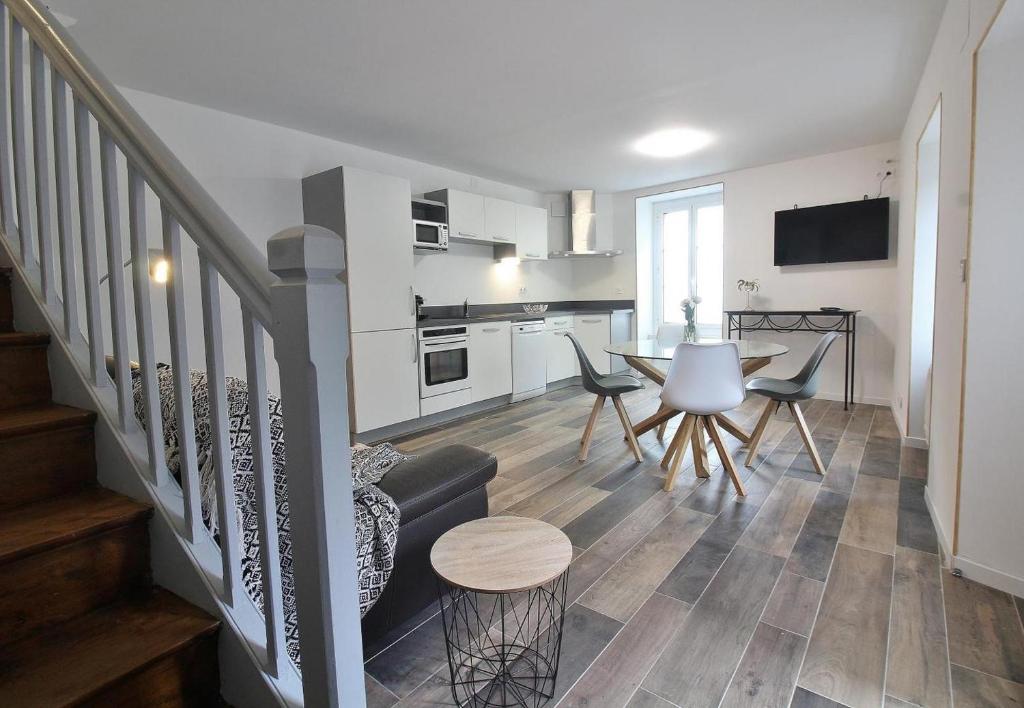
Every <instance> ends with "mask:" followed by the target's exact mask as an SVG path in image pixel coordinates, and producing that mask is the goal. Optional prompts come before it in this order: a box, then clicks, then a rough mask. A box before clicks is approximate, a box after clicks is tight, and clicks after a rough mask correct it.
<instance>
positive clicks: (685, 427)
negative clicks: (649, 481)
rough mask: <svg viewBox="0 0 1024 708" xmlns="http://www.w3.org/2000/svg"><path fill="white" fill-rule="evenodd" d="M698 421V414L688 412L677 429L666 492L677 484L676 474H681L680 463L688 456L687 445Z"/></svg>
mask: <svg viewBox="0 0 1024 708" xmlns="http://www.w3.org/2000/svg"><path fill="white" fill-rule="evenodd" d="M696 422H697V418H696V416H692V415H690V414H689V413H687V414H686V415H685V416H683V422H682V423H680V424H679V430H677V431H676V438H677V439H678V440H673V441H672V444H673V445H674V446H675V448H676V451H675V456H674V457H673V458H672V465H671V466H670V467H669V470H668V474H667V475H665V491H666V492H671V491H672V487H674V486H675V483H676V475H677V474H679V465H680V464H682V461H683V458H684V457H685V456H686V445H687V443H689V442H690V438H691V436H692V435H693V428H694V425H695V424H696Z"/></svg>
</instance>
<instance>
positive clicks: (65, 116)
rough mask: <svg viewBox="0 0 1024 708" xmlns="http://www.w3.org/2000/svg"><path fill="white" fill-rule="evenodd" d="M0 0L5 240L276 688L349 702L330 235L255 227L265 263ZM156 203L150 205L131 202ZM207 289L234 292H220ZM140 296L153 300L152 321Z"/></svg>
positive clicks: (58, 45)
mask: <svg viewBox="0 0 1024 708" xmlns="http://www.w3.org/2000/svg"><path fill="white" fill-rule="evenodd" d="M0 1H2V6H0V13H2V16H0V99H2V105H0V225H2V229H3V232H4V233H3V236H4V239H5V243H6V247H7V250H8V251H9V253H10V254H11V256H12V257H13V258H14V260H15V261H16V266H17V268H18V269H19V270H20V271H21V273H22V275H23V277H24V278H25V280H26V282H27V284H28V287H29V290H30V291H31V292H32V293H33V295H34V296H35V298H36V299H37V301H38V304H39V306H40V307H41V308H43V309H44V310H45V312H46V316H47V317H48V319H49V321H50V323H51V325H52V329H53V335H54V336H55V337H57V338H58V339H59V341H60V342H61V344H63V345H64V346H65V348H66V349H67V351H68V352H70V353H71V356H72V358H73V359H74V360H75V362H76V364H77V367H78V368H79V370H80V373H81V375H82V377H83V379H85V380H87V381H88V383H89V386H90V387H91V391H92V392H93V394H94V398H95V400H96V401H97V404H98V407H99V408H100V411H99V412H100V414H101V415H103V416H105V417H106V418H107V420H109V421H110V423H111V425H112V427H113V428H114V430H115V431H116V434H117V438H118V443H119V444H121V446H122V447H123V448H124V450H125V451H126V453H127V454H128V456H129V458H130V459H131V460H132V464H133V465H134V466H135V467H136V468H137V469H138V471H139V474H140V475H141V477H142V479H143V480H144V483H145V484H146V486H147V489H148V490H149V492H150V495H151V498H152V500H153V502H154V505H155V506H156V509H157V511H158V513H160V514H162V515H163V516H164V518H165V520H166V521H167V522H168V525H169V526H170V527H171V528H173V529H175V532H176V534H177V540H178V542H179V543H180V544H181V546H182V548H183V549H184V550H185V551H186V553H187V555H188V557H189V558H190V559H191V560H192V562H193V563H194V565H195V567H196V570H197V572H198V574H199V576H200V577H201V579H202V581H203V582H204V583H205V585H206V587H207V589H208V591H209V592H210V594H211V596H212V597H213V598H214V600H215V602H216V604H217V605H218V607H219V609H220V611H221V614H222V617H223V618H224V620H225V624H226V625H227V626H228V627H230V628H231V630H232V631H234V632H236V633H237V634H238V636H239V638H240V639H241V641H242V643H243V645H244V646H245V647H246V648H247V650H248V651H249V653H250V656H251V658H252V659H253V661H255V662H257V663H258V665H259V667H260V669H261V670H262V672H263V674H264V676H265V678H266V680H267V682H268V685H269V686H270V687H271V688H272V689H273V690H274V691H276V693H277V696H278V697H279V699H280V700H281V701H282V702H283V703H289V704H298V703H303V702H304V703H305V705H310V706H314V705H315V706H321V705H323V706H339V705H344V706H361V705H363V704H364V702H365V697H364V694H363V672H362V649H361V643H360V640H359V607H358V597H357V587H356V576H355V573H356V561H355V548H354V521H353V507H352V489H351V477H350V475H349V474H348V470H349V467H350V458H349V447H348V404H347V401H348V391H347V383H346V375H345V371H346V369H345V361H346V358H347V355H348V353H347V347H348V338H347V326H348V325H347V312H348V310H347V306H346V300H345V288H344V285H343V284H342V282H341V281H340V279H339V275H340V273H341V272H342V270H343V269H344V251H343V249H342V244H341V240H340V239H339V238H338V236H337V235H335V234H333V233H332V232H330V231H327V230H324V229H320V228H317V227H310V226H302V227H296V228H294V229H289V230H286V231H283V232H281V233H280V234H278V235H276V236H274V237H273V238H272V239H270V241H269V243H268V254H269V268H268V265H267V262H266V260H265V259H264V258H263V256H262V254H261V253H260V251H259V249H258V248H256V247H255V246H254V245H253V243H252V242H251V241H250V240H249V239H248V238H247V237H246V236H245V234H243V233H242V232H241V231H240V230H239V228H238V227H237V226H236V225H235V224H234V222H233V221H232V220H231V219H230V218H229V217H228V216H227V215H226V214H225V213H224V212H223V211H222V210H221V209H220V208H219V207H218V206H217V204H216V203H215V202H214V201H213V199H212V198H211V197H210V196H209V194H207V192H206V191H205V190H204V189H203V188H202V187H201V186H200V185H199V183H198V182H197V181H196V180H195V179H194V178H193V177H192V176H191V175H190V174H189V172H188V171H187V170H186V169H185V168H184V167H183V166H182V165H181V163H180V162H179V161H178V160H177V159H176V158H175V157H174V155H173V154H172V153H171V152H170V150H168V149H167V147H166V146H165V145H164V144H163V143H162V142H161V141H160V139H159V138H157V137H156V135H155V134H154V133H153V132H152V131H151V130H150V129H149V128H148V127H147V126H146V124H145V123H144V121H143V120H142V119H141V118H140V117H139V116H138V114H136V113H135V111H134V110H133V109H132V108H131V107H130V106H129V105H128V103H127V102H126V101H125V100H124V98H123V97H122V96H121V95H120V93H119V92H118V91H117V90H116V89H115V88H114V86H113V85H111V84H110V82H109V81H107V80H106V79H105V78H104V76H103V74H102V73H101V72H99V71H98V70H97V69H96V67H94V66H93V65H92V64H91V62H90V61H89V60H88V58H87V57H86V56H85V55H84V54H83V53H82V52H81V50H80V49H79V48H78V47H77V45H76V44H75V43H74V41H73V40H71V39H70V37H69V36H68V35H67V33H66V32H65V31H64V30H63V28H62V27H60V25H59V24H58V23H57V22H56V21H55V20H54V19H53V17H52V16H51V15H50V14H49V13H48V12H47V11H46V10H45V9H44V7H43V6H42V5H41V4H40V3H38V2H36V0H0ZM29 146H31V153H29ZM72 146H73V147H72ZM97 150H98V153H99V160H98V162H97V161H95V159H94V154H95V153H96V152H97ZM72 161H73V164H72ZM97 175H98V180H97V179H96V177H97ZM30 176H31V181H30V179H29V177H30ZM97 181H98V185H97ZM153 204H155V205H156V206H157V209H156V210H150V209H148V207H149V206H150V205H153ZM123 211H126V212H127V218H126V219H125V215H124V213H123ZM157 213H159V220H158V223H159V227H158V228H159V232H160V235H161V240H162V251H163V255H164V257H165V258H166V259H167V260H168V262H169V264H170V273H171V277H170V279H169V280H168V281H167V283H166V286H165V287H166V289H165V290H164V289H161V288H154V286H153V285H152V284H151V282H150V272H149V265H150V264H149V253H150V241H149V238H148V231H150V230H152V231H156V230H157V229H150V226H151V224H150V223H149V216H150V215H153V216H154V218H155V216H156V214H157ZM100 215H102V228H101V229H99V228H98V224H97V219H98V218H99V216H100ZM125 222H126V223H127V230H125ZM98 230H101V231H102V234H103V237H102V238H98V237H97V231H98ZM182 233H184V234H185V235H186V236H187V238H184V239H183V238H182ZM126 252H127V255H128V256H129V258H127V259H126V258H125V256H126ZM126 260H127V261H130V263H131V278H130V279H126V278H125V274H124V268H123V266H124V265H125V264H126ZM101 270H105V271H106V275H105V276H103V277H101V276H100V272H101ZM104 281H105V282H104ZM196 281H198V282H196ZM197 285H198V288H197ZM222 286H226V288H223V287H222ZM222 295H226V296H227V298H228V299H229V300H230V301H231V302H228V301H225V302H222ZM154 299H165V300H166V326H164V320H163V319H161V318H162V316H163V315H161V314H160V309H161V308H159V307H154V302H153V300H154ZM104 300H106V303H107V307H106V308H104V306H103V302H104ZM234 300H237V308H238V319H239V320H240V321H239V322H236V323H234V324H233V325H232V324H229V323H228V320H227V318H226V317H225V315H226V314H228V313H229V312H231V313H233V307H234V306H235V304H236V303H235V302H234ZM129 310H131V311H133V312H134V316H133V317H132V316H131V315H130V314H129ZM158 315H159V316H158ZM83 320H84V327H83V326H82V322H83ZM226 326H227V330H225V327H226ZM107 327H109V337H108V336H107V335H108V332H107V331H106V329H107ZM199 330H202V331H201V332H200V331H199ZM225 331H228V332H230V333H231V334H229V335H227V336H226V335H225ZM266 335H269V336H270V338H271V340H272V342H273V352H274V357H275V359H276V362H277V374H278V376H279V380H280V387H281V395H282V408H283V411H284V416H285V430H286V431H287V440H288V459H287V470H286V471H287V486H288V497H289V505H290V514H291V516H290V525H291V534H292V549H293V553H294V559H293V567H294V575H295V595H296V607H297V612H298V620H299V636H300V652H301V665H302V671H301V679H300V674H299V672H298V671H297V669H296V668H295V665H294V664H293V663H292V662H291V661H290V660H289V657H288V654H287V651H286V645H285V631H284V622H283V614H282V612H283V610H282V607H283V605H282V603H283V599H282V582H281V579H282V576H281V567H280V561H279V558H278V553H277V549H278V544H277V538H278V527H277V516H276V513H277V505H276V503H275V501H276V500H275V488H274V480H273V468H272V464H271V459H272V458H271V450H270V423H269V415H268V410H267V396H266V394H267V388H268V381H269V380H273V375H272V374H273V371H272V370H271V369H270V368H268V366H267V362H266V361H265V342H264V339H265V336H266ZM239 339H240V340H241V341H238V340H239ZM239 350H241V351H242V352H244V354H243V355H242V357H241V360H239V357H238V356H237V353H238V352H239ZM226 352H227V353H230V354H231V355H232V356H233V358H232V360H231V361H230V362H226V360H225V354H226ZM110 355H112V363H113V371H114V375H113V377H111V376H110V375H109V374H108V368H107V358H108V356H110ZM133 356H134V357H137V358H138V361H139V363H140V368H139V373H138V375H139V376H141V380H142V389H143V394H144V395H143V400H144V413H145V415H144V416H143V418H144V420H145V422H146V426H145V428H144V429H143V428H141V427H140V426H139V425H138V424H137V422H136V418H135V405H134V398H133V391H132V374H131V369H130V362H131V360H132V357H133ZM165 356H166V357H167V358H169V359H170V363H171V365H172V368H173V371H174V374H175V376H174V393H175V400H176V411H175V413H176V417H177V421H178V428H179V431H180V433H179V439H180V441H181V443H180V444H181V449H180V478H181V479H180V484H179V482H178V481H177V480H175V479H174V478H173V477H172V476H171V475H170V474H169V473H168V469H167V465H166V461H165V453H164V441H163V433H162V428H161V423H160V420H161V418H160V401H159V391H158V389H157V374H156V365H157V361H158V359H159V360H166V359H164V358H163V357H165ZM190 365H193V367H195V366H196V365H198V367H199V368H205V369H206V371H207V374H208V377H207V378H208V382H209V388H210V391H209V395H210V416H211V421H210V425H211V437H212V454H213V459H214V460H215V462H216V470H217V475H216V503H217V515H218V518H219V519H221V520H222V521H221V523H220V543H219V544H218V543H216V542H215V541H214V539H213V538H212V536H211V535H210V533H209V531H208V530H207V528H206V527H205V526H204V524H203V519H202V513H201V500H200V482H199V469H198V463H197V459H196V458H197V451H196V446H195V442H194V431H195V425H196V421H195V420H193V410H192V406H191V405H190V402H191V400H192V396H191V387H190V382H189V376H188V370H189V366H190ZM232 367H233V368H234V370H231V369H232ZM226 374H235V375H239V376H244V377H245V378H246V379H247V381H248V387H249V389H248V390H249V413H250V416H249V417H250V421H251V422H250V425H251V431H252V439H253V457H254V461H253V462H254V469H255V475H256V481H257V485H256V486H257V490H256V497H257V505H258V506H259V513H258V518H259V534H258V535H259V538H260V541H261V549H262V553H261V559H262V577H263V588H262V589H263V594H262V596H263V607H260V608H255V607H254V606H253V603H252V601H251V600H250V598H249V596H248V594H247V593H246V591H245V588H244V586H243V585H242V579H241V561H240V557H239V556H240V545H239V544H240V540H239V532H238V528H237V526H236V525H235V524H232V523H226V522H225V521H224V520H228V519H234V518H236V510H235V504H236V501H235V489H234V483H233V478H232V468H231V460H232V458H231V452H230V450H229V439H228V436H229V431H228V419H227V399H226V392H225V385H224V378H225V375H226ZM300 681H301V683H300Z"/></svg>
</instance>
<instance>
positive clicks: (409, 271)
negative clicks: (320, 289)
mask: <svg viewBox="0 0 1024 708" xmlns="http://www.w3.org/2000/svg"><path fill="white" fill-rule="evenodd" d="M411 201H412V187H411V185H410V183H409V180H406V179H402V178H400V177H390V176H388V175H379V174H375V173H373V172H367V171H366V170H360V169H356V168H353V167H337V168H334V169H332V170H328V171H326V172H321V173H320V174H316V175H313V176H311V177H307V178H305V179H303V180H302V207H303V219H304V221H305V223H307V224H316V225H318V226H323V227H325V228H328V229H331V230H333V231H334V232H335V233H337V234H338V235H339V236H341V238H342V239H343V240H344V242H345V274H344V275H345V277H346V278H347V285H348V309H349V329H350V330H351V331H352V332H370V331H376V330H387V329H407V328H410V327H414V326H415V324H416V303H415V294H414V292H413V288H412V283H413V252H412V223H411V220H410V203H411Z"/></svg>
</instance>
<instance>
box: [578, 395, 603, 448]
mask: <svg viewBox="0 0 1024 708" xmlns="http://www.w3.org/2000/svg"><path fill="white" fill-rule="evenodd" d="M604 400H605V397H604V396H598V397H597V400H596V401H594V407H593V409H592V410H591V411H590V418H589V419H588V420H587V427H586V428H584V429H583V438H582V439H581V440H580V454H579V455H577V456H576V459H578V460H579V461H580V462H586V461H587V451H588V450H590V438H592V437H593V436H594V426H595V425H597V417H598V416H599V415H601V409H602V408H604Z"/></svg>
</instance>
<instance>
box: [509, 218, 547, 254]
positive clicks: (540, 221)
mask: <svg viewBox="0 0 1024 708" xmlns="http://www.w3.org/2000/svg"><path fill="white" fill-rule="evenodd" d="M516 255H517V256H519V257H520V258H521V259H523V260H530V261H543V260H547V257H548V211H547V209H541V208H540V207H533V206H527V205H526V204H516Z"/></svg>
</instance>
